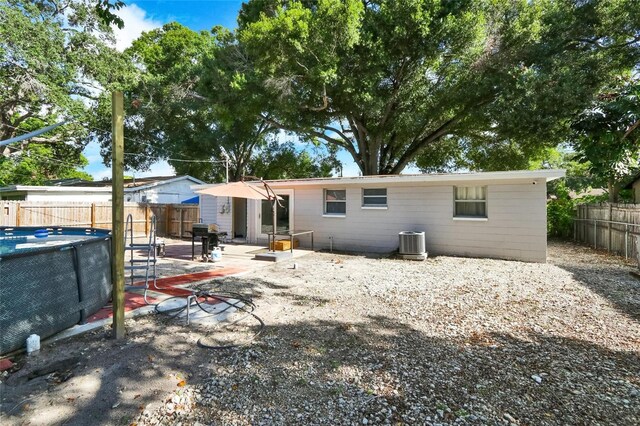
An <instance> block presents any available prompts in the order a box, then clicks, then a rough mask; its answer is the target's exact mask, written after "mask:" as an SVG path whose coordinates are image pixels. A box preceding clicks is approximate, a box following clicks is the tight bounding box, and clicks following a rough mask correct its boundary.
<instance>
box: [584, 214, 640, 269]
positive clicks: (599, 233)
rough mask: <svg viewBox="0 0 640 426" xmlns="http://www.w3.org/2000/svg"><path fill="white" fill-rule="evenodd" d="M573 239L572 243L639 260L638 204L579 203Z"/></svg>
mask: <svg viewBox="0 0 640 426" xmlns="http://www.w3.org/2000/svg"><path fill="white" fill-rule="evenodd" d="M573 231H574V232H573V236H574V239H575V240H576V241H579V242H582V243H586V244H589V245H590V246H591V247H593V248H596V249H602V250H607V251H609V252H611V253H614V254H618V255H620V256H625V257H626V258H639V254H638V243H637V238H640V204H610V203H601V204H582V205H579V206H578V209H577V211H576V218H575V222H574V229H573Z"/></svg>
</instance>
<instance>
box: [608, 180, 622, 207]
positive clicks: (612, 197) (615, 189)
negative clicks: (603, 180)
mask: <svg viewBox="0 0 640 426" xmlns="http://www.w3.org/2000/svg"><path fill="white" fill-rule="evenodd" d="M607 190H608V192H609V202H610V203H617V202H618V200H619V198H620V183H618V182H616V181H615V180H613V178H609V181H608V182H607Z"/></svg>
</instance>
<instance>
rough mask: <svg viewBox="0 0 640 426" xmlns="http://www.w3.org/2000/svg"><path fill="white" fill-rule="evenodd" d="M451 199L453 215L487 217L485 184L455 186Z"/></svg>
mask: <svg viewBox="0 0 640 426" xmlns="http://www.w3.org/2000/svg"><path fill="white" fill-rule="evenodd" d="M453 199H454V212H453V216H454V217H473V218H486V217H487V187H486V186H455V187H454V188H453Z"/></svg>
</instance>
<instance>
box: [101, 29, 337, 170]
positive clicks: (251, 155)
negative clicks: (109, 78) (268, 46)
mask: <svg viewBox="0 0 640 426" xmlns="http://www.w3.org/2000/svg"><path fill="white" fill-rule="evenodd" d="M126 53H127V55H129V57H130V58H131V60H132V61H133V62H134V63H136V64H137V66H138V68H139V70H140V72H139V75H138V78H137V79H136V80H132V81H131V82H130V85H129V86H128V87H127V90H126V91H125V96H126V102H125V105H126V115H127V120H126V122H125V127H126V134H127V138H126V139H125V151H126V154H125V160H126V165H127V166H128V167H129V168H132V169H145V168H148V167H149V166H150V165H151V164H153V163H154V162H155V161H157V160H158V159H163V158H164V159H168V162H169V163H170V164H171V165H172V166H173V168H174V169H175V170H176V173H178V174H189V175H191V176H194V177H198V178H200V179H202V180H205V181H218V182H219V181H222V180H223V179H224V177H225V164H224V161H225V159H226V158H229V166H230V167H229V169H230V170H229V175H230V176H229V177H230V180H232V181H236V180H240V178H241V177H242V176H244V175H259V176H262V177H265V178H276V177H290V176H297V177H302V176H305V175H306V176H325V175H327V174H328V173H330V171H331V168H329V170H328V171H327V167H329V166H328V165H330V164H331V165H333V164H334V163H335V153H334V152H333V151H331V150H329V151H328V152H327V153H325V154H321V155H317V156H311V155H309V154H307V153H301V152H298V150H296V149H295V148H294V147H293V146H292V145H291V144H282V145H281V144H278V143H276V142H275V141H274V137H275V134H276V132H277V131H278V129H277V128H276V127H274V126H272V125H270V124H269V123H268V122H267V121H265V120H263V119H262V118H261V117H260V112H261V111H262V108H263V105H262V103H261V98H259V97H258V96H256V95H255V94H256V93H257V91H256V90H255V87H254V79H255V77H254V76H253V75H252V74H251V73H250V72H245V73H239V72H238V69H240V68H242V66H243V58H244V53H243V51H242V47H241V46H239V45H238V43H237V41H236V39H235V36H234V35H233V34H232V33H230V32H229V31H228V30H225V29H224V28H221V27H216V28H214V29H213V30H212V31H211V33H207V32H195V31H192V30H190V29H188V28H186V27H184V26H182V25H180V24H178V23H170V24H166V25H164V26H163V27H162V28H160V29H157V30H153V31H150V32H148V33H145V34H143V35H142V36H141V37H140V38H139V39H138V40H136V41H134V43H133V45H132V47H131V48H130V49H128V50H127V52H126ZM99 108H100V110H101V114H99V115H98V118H99V120H98V121H97V122H96V124H95V127H96V128H99V129H104V130H105V131H106V130H107V129H108V128H109V125H110V123H109V120H108V117H109V115H108V112H109V109H110V99H109V98H108V97H106V96H105V97H104V98H103V99H102V101H101V102H100V106H99ZM95 136H96V138H98V140H99V141H100V143H101V145H102V154H103V157H104V158H105V161H108V160H109V150H110V143H111V140H110V138H109V137H108V134H107V133H105V132H102V131H99V132H96V134H95ZM269 141H271V142H269ZM192 160H196V161H192ZM207 160H208V161H207Z"/></svg>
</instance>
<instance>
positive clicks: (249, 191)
mask: <svg viewBox="0 0 640 426" xmlns="http://www.w3.org/2000/svg"><path fill="white" fill-rule="evenodd" d="M195 192H196V193H197V194H203V195H213V196H215V197H234V198H247V199H250V200H270V199H272V198H271V197H269V195H268V194H267V191H266V190H265V189H264V187H260V186H257V185H250V184H248V183H246V182H242V181H241V182H231V183H221V184H220V185H215V186H210V187H209V188H204V189H201V190H198V191H195ZM278 199H280V197H278Z"/></svg>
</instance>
